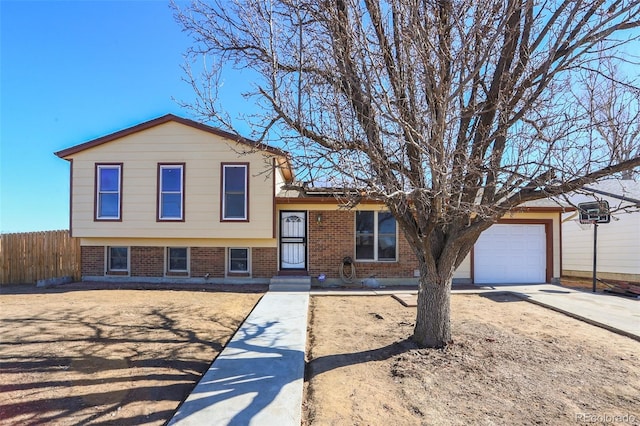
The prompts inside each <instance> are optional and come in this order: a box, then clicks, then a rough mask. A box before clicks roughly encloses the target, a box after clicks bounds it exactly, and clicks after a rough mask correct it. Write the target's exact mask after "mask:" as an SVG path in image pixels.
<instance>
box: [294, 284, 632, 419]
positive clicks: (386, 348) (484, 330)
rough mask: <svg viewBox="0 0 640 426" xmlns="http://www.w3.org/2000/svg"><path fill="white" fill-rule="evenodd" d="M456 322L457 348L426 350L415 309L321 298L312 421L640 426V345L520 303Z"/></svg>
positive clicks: (313, 331)
mask: <svg viewBox="0 0 640 426" xmlns="http://www.w3.org/2000/svg"><path fill="white" fill-rule="evenodd" d="M639 306H640V305H639ZM452 316H453V318H452V326H453V336H454V343H453V344H451V345H450V346H449V347H447V348H446V349H444V350H427V349H417V348H416V347H415V345H414V344H413V343H412V342H411V341H409V340H408V339H407V338H408V336H410V335H411V333H412V329H413V325H414V319H415V308H406V307H404V306H402V305H401V304H400V303H399V302H397V301H396V300H395V299H393V298H391V297H390V296H389V297H387V296H378V297H362V296H360V297H329V296H323V297H314V298H312V300H311V310H310V323H311V327H310V332H309V343H308V355H307V356H308V358H309V360H310V364H309V365H308V367H307V380H306V385H305V386H306V387H305V392H306V402H305V406H304V413H303V415H304V422H303V423H304V424H305V425H503V424H509V425H522V424H527V425H531V424H545V425H547V424H550V425H564V424H635V425H638V424H640V369H639V366H640V342H637V341H635V340H631V339H629V338H626V337H622V336H619V335H616V334H613V333H611V332H608V331H606V330H603V329H600V328H597V327H594V326H591V325H588V324H585V323H582V322H580V321H577V320H574V319H572V318H569V317H566V316H564V315H561V314H558V313H556V312H553V311H550V310H547V309H545V308H542V307H539V306H536V305H533V304H530V303H528V302H525V301H521V300H520V299H517V298H515V297H512V296H493V297H483V296H478V295H454V296H452Z"/></svg>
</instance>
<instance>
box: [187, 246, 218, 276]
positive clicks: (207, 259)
mask: <svg viewBox="0 0 640 426" xmlns="http://www.w3.org/2000/svg"><path fill="white" fill-rule="evenodd" d="M224 250H225V249H224V247H191V276H192V277H194V278H202V277H204V276H205V275H206V274H209V278H224V258H225V257H224Z"/></svg>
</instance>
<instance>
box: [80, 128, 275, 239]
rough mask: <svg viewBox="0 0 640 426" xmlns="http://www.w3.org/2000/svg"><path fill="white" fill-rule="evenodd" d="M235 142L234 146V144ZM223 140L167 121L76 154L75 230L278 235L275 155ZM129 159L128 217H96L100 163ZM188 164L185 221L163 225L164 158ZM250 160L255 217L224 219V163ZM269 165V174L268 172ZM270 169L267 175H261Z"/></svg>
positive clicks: (138, 235)
mask: <svg viewBox="0 0 640 426" xmlns="http://www.w3.org/2000/svg"><path fill="white" fill-rule="evenodd" d="M228 143H231V144H232V145H233V146H231V145H229V144H228ZM236 151H238V146H237V145H235V144H234V143H233V142H228V141H226V140H224V139H222V138H221V137H218V136H216V135H212V134H210V133H207V132H203V131H200V130H197V129H194V128H191V127H188V126H184V125H182V124H179V123H175V122H170V123H165V124H162V125H159V126H156V127H153V128H151V129H148V130H145V131H142V132H139V133H135V134H132V135H129V136H126V137H124V138H122V139H119V140H115V141H112V142H109V143H107V144H103V145H100V146H97V147H94V148H91V149H88V150H85V151H82V152H80V153H77V154H75V155H73V160H74V167H73V174H74V176H73V203H74V205H73V224H72V226H73V232H74V235H75V236H78V237H127V238H160V237H180V238H218V239H225V238H271V237H272V229H271V228H272V223H273V213H272V210H273V209H272V193H273V185H274V183H273V178H274V177H273V174H272V172H271V171H270V170H271V169H270V167H271V164H272V160H270V159H268V158H265V157H264V156H263V155H262V154H261V153H248V154H244V155H241V154H239V153H238V152H236ZM110 162H121V163H123V171H122V175H123V191H122V201H123V206H122V207H123V208H122V222H113V223H111V222H94V220H93V214H94V180H95V176H94V173H95V164H96V163H110ZM163 162H164V163H176V162H184V163H186V169H185V222H172V223H166V222H160V223H158V222H156V208H157V207H156V203H157V195H156V191H157V167H158V166H157V165H158V163H163ZM222 162H243V163H244V162H248V163H249V164H250V165H249V170H250V174H251V175H252V176H250V177H249V180H250V187H249V196H250V199H249V208H250V211H249V214H250V222H248V223H246V222H242V223H221V222H220V173H221V172H220V163H222ZM266 170H269V172H268V174H267V175H266V176H265V174H264V173H262V172H265V171H266ZM260 173H262V174H260Z"/></svg>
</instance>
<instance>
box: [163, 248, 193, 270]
mask: <svg viewBox="0 0 640 426" xmlns="http://www.w3.org/2000/svg"><path fill="white" fill-rule="evenodd" d="M180 248H182V249H187V269H171V266H170V265H171V262H170V259H169V249H180ZM164 253H165V256H164V261H165V268H164V270H165V274H166V273H168V272H171V273H178V274H179V273H185V272H186V273H187V274H190V265H191V250H190V249H189V247H184V246H175V247H165V250H164Z"/></svg>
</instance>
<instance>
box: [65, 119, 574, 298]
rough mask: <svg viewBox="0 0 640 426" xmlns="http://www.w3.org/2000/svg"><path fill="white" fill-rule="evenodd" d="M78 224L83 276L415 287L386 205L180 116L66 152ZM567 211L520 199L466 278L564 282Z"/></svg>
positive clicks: (461, 277) (462, 278) (482, 242)
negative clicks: (340, 191)
mask: <svg viewBox="0 0 640 426" xmlns="http://www.w3.org/2000/svg"><path fill="white" fill-rule="evenodd" d="M56 155H57V156H59V157H60V158H63V159H65V160H68V161H69V163H70V176H71V197H70V200H71V210H70V214H71V217H70V222H71V223H70V229H71V234H72V235H73V236H74V237H77V238H80V244H81V251H82V276H83V280H87V281H91V280H93V281H96V280H99V281H134V282H193V283H202V282H210V283H269V282H270V280H271V279H272V278H273V277H277V276H281V275H298V276H299V275H302V276H308V277H310V278H311V279H312V282H313V283H314V284H324V285H330V284H347V285H360V284H361V283H362V281H363V280H366V279H368V278H370V277H375V278H376V280H377V282H378V283H380V284H415V283H416V277H417V262H416V260H415V257H414V254H413V253H412V251H411V249H410V248H409V246H408V244H407V242H406V240H405V238H404V236H403V235H402V233H401V232H400V230H399V228H398V227H397V226H396V223H395V220H394V218H393V216H392V215H391V214H390V213H389V212H388V211H387V210H386V209H385V207H384V205H382V204H380V203H377V202H368V201H363V202H361V203H360V204H358V205H357V206H355V207H354V208H351V209H344V208H341V206H340V201H339V200H338V199H337V198H335V197H334V195H333V194H332V193H331V192H330V191H327V190H326V189H323V188H307V189H306V190H304V191H296V190H291V189H288V188H290V187H291V185H290V184H291V183H293V181H294V173H293V170H292V169H291V166H290V161H289V156H288V154H287V153H286V152H284V151H282V150H281V149H278V148H275V147H271V146H266V145H262V144H257V143H255V142H253V141H250V140H247V139H243V138H239V137H237V136H235V135H233V134H229V133H227V132H224V131H222V130H219V129H216V128H214V127H210V126H207V125H204V124H202V123H198V122H195V121H192V120H188V119H185V118H181V117H177V116H175V115H165V116H162V117H160V118H157V119H154V120H151V121H147V122H144V123H141V124H139V125H136V126H133V127H131V128H127V129H124V130H121V131H119V132H116V133H113V134H109V135H106V136H103V137H101V138H98V139H95V140H91V141H88V142H85V143H82V144H80V145H76V146H73V147H71V148H68V149H65V150H62V151H60V152H57V153H56ZM560 215H561V209H560V208H559V207H558V206H557V205H555V204H553V203H545V202H543V203H537V204H534V205H529V206H523V207H522V209H520V210H519V211H518V212H515V213H512V214H511V215H510V216H509V217H505V218H504V219H503V220H502V221H500V222H499V223H498V224H496V225H494V226H492V227H491V228H490V229H489V230H487V231H486V232H485V233H484V234H483V235H482V236H481V237H480V239H479V240H478V243H477V244H476V246H475V248H474V250H473V251H472V252H471V254H470V255H469V256H468V258H467V259H466V260H465V262H464V263H463V264H462V265H461V266H460V268H459V269H458V271H457V272H456V277H455V280H454V283H455V282H458V283H477V284H481V283H540V282H551V281H553V280H555V279H558V277H559V276H560V271H561V262H560V260H561V259H560V253H561V238H560V236H561V235H560V222H561V221H560Z"/></svg>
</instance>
